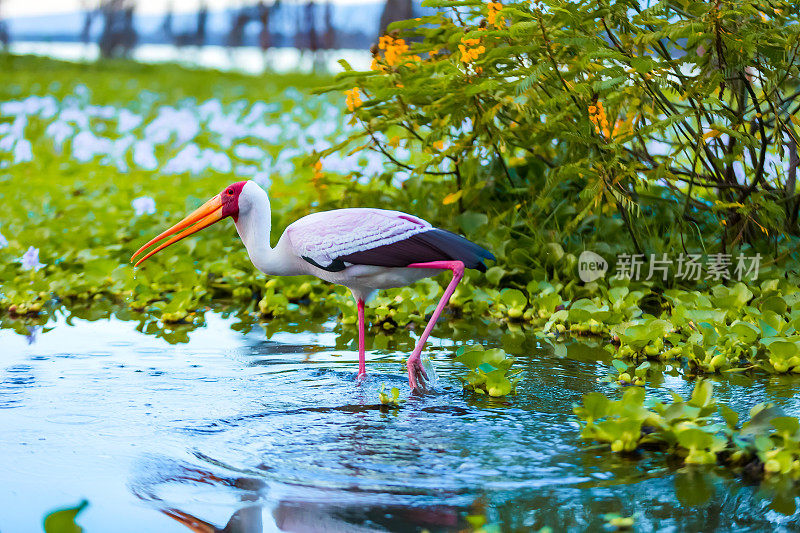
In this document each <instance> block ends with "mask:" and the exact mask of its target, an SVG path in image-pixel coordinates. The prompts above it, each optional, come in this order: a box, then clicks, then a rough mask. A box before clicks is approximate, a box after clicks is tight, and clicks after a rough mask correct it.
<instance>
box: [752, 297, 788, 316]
mask: <svg viewBox="0 0 800 533" xmlns="http://www.w3.org/2000/svg"><path fill="white" fill-rule="evenodd" d="M759 307H760V308H761V309H762V310H764V311H772V312H773V313H776V314H778V315H783V314H784V313H786V309H787V307H788V306H787V304H786V301H785V300H784V299H783V298H781V297H780V296H770V297H768V298H765V299H764V300H762V301H761V303H760V304H759Z"/></svg>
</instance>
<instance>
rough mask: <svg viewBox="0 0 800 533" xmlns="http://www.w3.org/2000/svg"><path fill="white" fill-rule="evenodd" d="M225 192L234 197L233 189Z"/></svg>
mask: <svg viewBox="0 0 800 533" xmlns="http://www.w3.org/2000/svg"><path fill="white" fill-rule="evenodd" d="M225 192H226V193H228V194H229V195H231V196H233V189H228V190H227V191H225Z"/></svg>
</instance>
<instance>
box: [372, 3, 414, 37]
mask: <svg viewBox="0 0 800 533" xmlns="http://www.w3.org/2000/svg"><path fill="white" fill-rule="evenodd" d="M413 17H414V2H413V0H386V5H385V6H384V7H383V13H382V14H381V23H380V30H379V32H378V36H381V35H384V34H385V33H386V28H387V27H388V26H389V24H391V23H392V22H396V21H398V20H408V19H410V18H413Z"/></svg>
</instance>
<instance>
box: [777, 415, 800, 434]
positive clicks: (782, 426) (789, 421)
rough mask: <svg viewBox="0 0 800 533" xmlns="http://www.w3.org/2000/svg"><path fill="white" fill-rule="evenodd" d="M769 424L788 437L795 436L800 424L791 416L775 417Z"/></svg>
mask: <svg viewBox="0 0 800 533" xmlns="http://www.w3.org/2000/svg"><path fill="white" fill-rule="evenodd" d="M770 423H771V424H772V425H773V426H774V427H775V429H777V430H778V431H779V432H781V433H786V434H787V435H789V436H795V435H796V434H797V431H798V429H800V422H798V420H797V418H796V417H793V416H777V417H775V418H773V419H772V420H771V421H770Z"/></svg>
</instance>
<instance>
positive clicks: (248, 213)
mask: <svg viewBox="0 0 800 533" xmlns="http://www.w3.org/2000/svg"><path fill="white" fill-rule="evenodd" d="M241 195H242V196H244V195H246V198H241V196H240V200H239V201H240V205H241V203H242V202H243V201H244V202H247V208H246V209H242V210H240V212H239V216H238V218H237V220H236V221H235V224H236V231H238V232H239V237H240V238H241V239H242V242H243V243H244V246H245V248H247V255H249V256H250V261H252V263H253V265H254V266H255V267H256V268H257V269H259V270H260V271H261V272H263V273H265V274H272V275H278V276H281V275H292V274H295V272H292V271H291V270H293V269H292V266H293V262H292V261H291V258H289V257H287V256H286V254H283V253H281V251H280V250H278V249H275V248H272V246H270V230H271V228H272V210H271V209H270V205H269V197H268V196H267V193H266V192H264V190H263V189H262V188H261V187H259V186H258V185H256V184H255V183H253V182H248V183H247V184H246V185H245V187H244V189H243V190H242V193H241Z"/></svg>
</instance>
